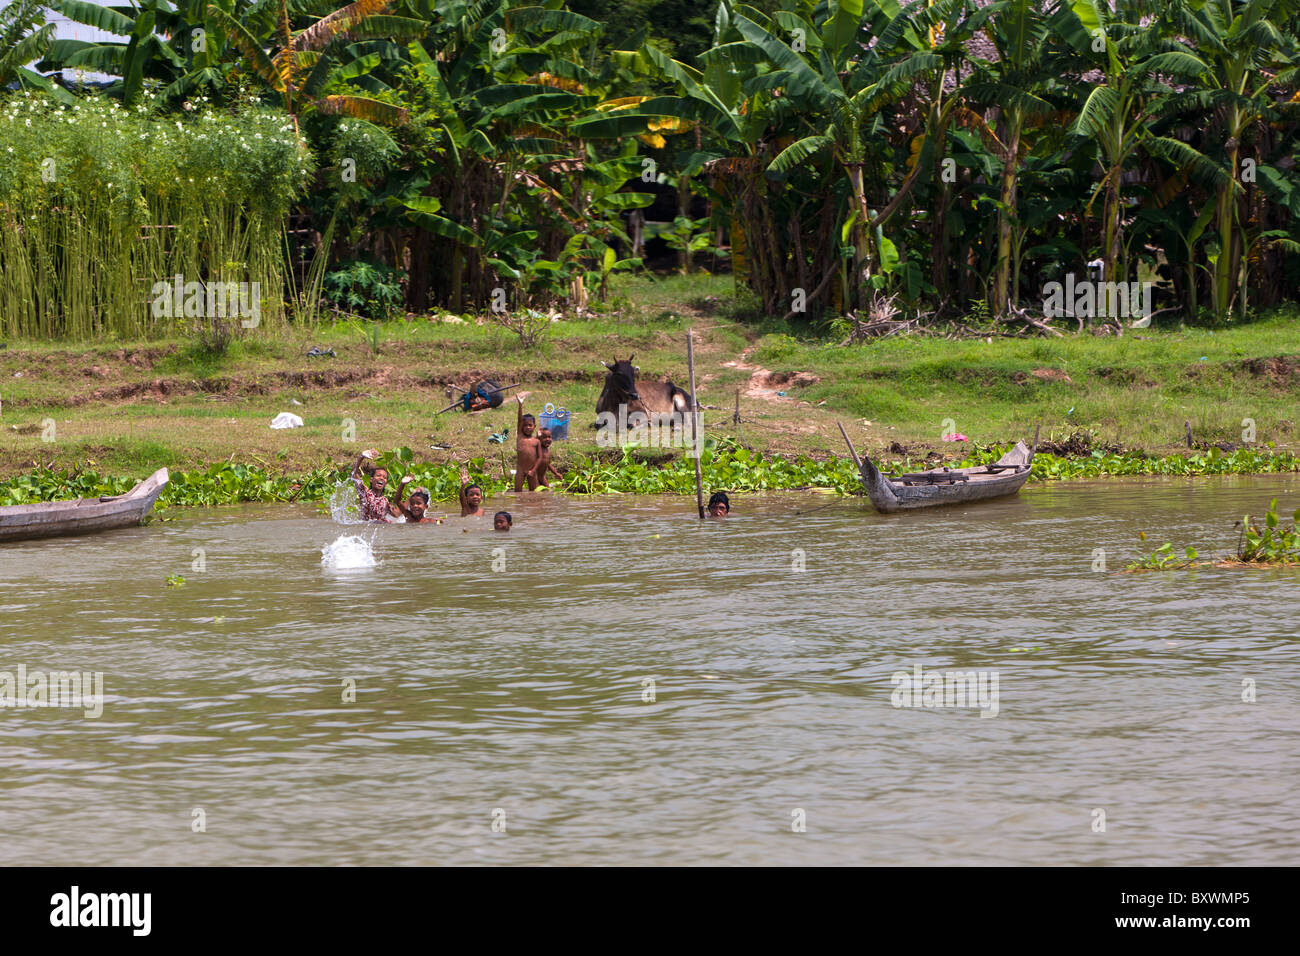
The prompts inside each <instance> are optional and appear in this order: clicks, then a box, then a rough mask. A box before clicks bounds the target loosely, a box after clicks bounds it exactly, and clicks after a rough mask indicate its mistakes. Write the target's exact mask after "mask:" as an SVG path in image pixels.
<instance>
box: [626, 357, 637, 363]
mask: <svg viewBox="0 0 1300 956" xmlns="http://www.w3.org/2000/svg"><path fill="white" fill-rule="evenodd" d="M634 358H636V356H635V355H629V356H628V357H627V364H628V365H631V364H632V360H633V359H634Z"/></svg>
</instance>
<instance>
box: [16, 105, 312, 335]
mask: <svg viewBox="0 0 1300 956" xmlns="http://www.w3.org/2000/svg"><path fill="white" fill-rule="evenodd" d="M0 143H2V144H3V151H4V162H3V163H2V164H0V220H2V221H3V228H0V334H3V335H22V336H27V337H32V338H38V337H40V338H49V337H56V336H75V337H79V338H89V337H91V336H96V335H102V336H111V337H119V338H121V337H140V336H150V335H166V334H168V333H173V332H175V331H176V330H177V329H185V328H188V326H189V325H190V324H193V322H194V320H195V319H196V318H197V317H196V316H190V317H188V318H187V317H186V316H185V315H179V316H178V315H176V314H175V312H176V311H177V310H176V309H172V308H169V309H167V310H166V311H170V312H172V313H173V314H172V315H170V316H162V317H160V316H159V315H157V314H156V312H157V311H164V310H161V309H159V310H155V309H154V308H152V305H153V299H152V296H151V289H152V287H153V285H154V284H155V283H158V282H164V283H171V282H172V281H173V277H174V276H177V275H180V276H183V277H184V279H185V281H190V280H202V281H204V282H209V281H221V282H236V283H249V284H250V288H251V283H254V282H256V283H257V284H258V290H259V309H258V320H259V321H260V322H261V323H262V324H263V325H266V326H270V327H274V326H275V325H276V324H277V323H280V322H282V321H283V313H284V310H283V295H282V289H283V287H284V284H285V260H284V251H283V238H282V235H281V230H282V228H283V221H284V218H285V216H286V215H287V214H288V211H289V208H290V204H291V203H292V201H293V199H294V197H295V196H296V195H297V194H298V193H299V192H300V191H301V189H302V188H303V186H304V185H305V183H306V177H307V175H308V173H309V172H310V169H311V165H312V159H311V155H310V153H309V152H308V151H307V149H306V147H305V144H304V143H302V142H301V141H300V140H299V138H298V137H297V135H296V134H295V133H294V131H293V126H292V124H291V123H289V122H288V120H287V119H286V117H285V116H284V115H283V114H278V113H275V112H273V111H271V110H268V109H266V108H264V107H261V106H250V107H246V108H242V109H239V110H237V111H234V112H231V111H228V110H216V109H208V108H206V107H205V106H204V105H203V104H199V105H198V107H196V108H195V109H194V110H193V111H189V112H185V113H183V114H181V115H172V114H166V115H164V114H163V113H162V112H161V111H160V106H159V104H157V103H151V102H149V101H146V100H144V99H142V100H141V102H140V103H139V104H138V105H137V106H136V107H135V108H132V109H126V108H124V107H122V106H121V105H120V104H118V103H116V102H113V101H111V100H106V99H103V98H98V97H88V98H86V99H83V100H80V101H78V102H75V103H73V104H72V105H71V106H69V105H60V104H59V103H57V102H56V101H55V100H53V99H52V98H50V97H49V96H48V95H46V94H44V93H39V92H24V93H20V94H15V95H13V96H10V97H9V98H8V99H7V100H4V101H0Z"/></svg>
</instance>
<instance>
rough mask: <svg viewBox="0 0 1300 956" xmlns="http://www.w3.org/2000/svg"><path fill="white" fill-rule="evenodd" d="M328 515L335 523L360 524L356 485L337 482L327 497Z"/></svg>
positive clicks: (359, 506) (348, 482)
mask: <svg viewBox="0 0 1300 956" xmlns="http://www.w3.org/2000/svg"><path fill="white" fill-rule="evenodd" d="M329 508H330V517H331V518H333V519H334V521H335V522H336V523H337V524H362V523H363V522H362V521H361V505H360V502H359V501H358V500H357V486H356V485H354V484H352V482H350V481H347V482H339V483H338V484H337V485H335V486H334V492H333V493H332V494H331V495H330V497H329Z"/></svg>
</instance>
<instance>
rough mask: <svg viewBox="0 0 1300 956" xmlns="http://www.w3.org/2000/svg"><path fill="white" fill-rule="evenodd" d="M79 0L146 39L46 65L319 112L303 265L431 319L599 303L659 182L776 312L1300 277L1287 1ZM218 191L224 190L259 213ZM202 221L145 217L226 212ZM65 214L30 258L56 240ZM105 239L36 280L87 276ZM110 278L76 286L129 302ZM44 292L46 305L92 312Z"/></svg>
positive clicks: (1032, 301)
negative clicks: (1098, 272)
mask: <svg viewBox="0 0 1300 956" xmlns="http://www.w3.org/2000/svg"><path fill="white" fill-rule="evenodd" d="M60 6H61V8H62V10H63V12H64V13H65V14H67V15H68V16H69V17H71V18H72V19H74V20H80V21H82V22H86V23H89V24H92V25H94V26H97V27H100V28H102V29H106V30H109V31H111V32H113V33H116V34H119V35H120V36H122V37H124V38H126V39H125V40H123V41H121V42H118V41H113V42H98V41H96V42H90V41H73V40H62V41H57V42H55V43H53V44H52V45H50V46H49V48H48V52H47V53H46V55H45V58H44V59H43V60H42V62H41V67H42V68H46V69H53V68H60V67H61V68H74V69H92V70H102V71H105V72H108V73H111V74H114V75H117V76H120V77H121V80H120V81H119V82H116V83H114V84H113V85H112V86H111V87H110V89H109V95H111V96H113V97H116V98H118V99H120V100H121V101H122V102H123V103H125V104H126V105H127V106H128V107H130V108H132V109H134V108H135V106H136V105H137V104H140V103H143V102H146V101H147V100H148V97H150V96H151V95H153V96H157V97H159V98H160V99H161V102H162V103H164V104H165V107H166V108H167V109H169V110H174V111H176V112H177V113H178V115H179V114H182V113H183V111H184V110H185V107H186V106H187V105H192V104H193V103H194V102H197V101H199V100H201V99H202V98H205V97H206V98H208V99H210V100H211V101H212V102H213V103H216V104H219V105H220V106H222V107H235V106H237V105H238V104H240V103H244V102H246V101H247V100H248V99H249V98H255V99H260V100H262V101H263V102H264V103H266V104H267V105H274V106H275V107H276V108H278V109H279V110H281V111H282V114H281V116H282V120H281V121H282V122H286V123H289V124H291V125H292V126H293V127H294V129H295V130H301V132H302V134H303V135H304V136H305V137H306V139H307V141H308V142H309V143H310V145H311V148H312V150H313V152H314V155H315V156H316V157H317V159H318V163H319V170H318V173H317V175H316V180H315V182H314V183H313V188H312V190H311V192H310V196H309V197H308V198H306V199H305V200H304V201H303V203H302V205H301V206H300V207H299V209H298V211H299V212H300V213H302V214H304V216H305V218H300V220H299V228H298V229H295V230H292V231H291V239H290V243H289V245H290V246H291V249H290V254H291V256H292V258H293V261H294V262H295V263H296V267H295V270H294V272H293V273H292V274H293V275H295V276H296V277H297V279H298V280H299V283H300V285H304V286H309V285H310V284H311V283H310V282H309V281H308V279H307V277H306V275H305V273H306V271H307V270H306V267H305V263H306V262H307V261H308V260H313V261H315V260H317V259H320V260H321V261H324V259H328V260H329V261H330V262H332V263H334V264H335V265H336V268H337V266H339V265H341V264H344V263H348V262H356V261H364V262H371V263H375V264H377V265H384V266H387V267H389V268H391V269H393V270H395V272H397V273H398V274H400V277H401V284H402V291H403V295H404V297H405V300H406V305H407V307H408V308H411V309H415V310H426V309H429V308H432V307H435V306H441V307H448V308H451V309H453V310H456V311H463V310H474V311H487V310H488V309H490V308H494V307H495V308H496V309H497V310H498V311H499V310H500V309H502V308H507V309H522V308H526V307H529V306H534V307H536V306H540V305H542V304H553V303H554V304H561V305H565V306H568V307H570V308H573V309H576V310H580V309H582V308H583V307H584V306H585V305H586V304H587V302H588V297H589V295H590V293H591V292H592V290H593V289H597V288H599V289H600V290H602V292H603V289H604V286H605V283H606V281H607V280H608V277H609V275H610V274H611V272H613V271H614V270H616V269H629V268H638V267H639V266H640V263H641V250H640V249H639V247H638V246H637V244H636V243H635V242H634V241H633V239H632V238H631V236H630V234H629V230H628V223H627V221H626V220H625V218H624V217H625V214H627V213H629V212H630V211H632V210H635V209H637V208H642V207H645V206H646V205H647V204H648V203H649V202H650V200H651V198H652V193H658V194H659V200H660V202H664V201H667V202H668V204H669V206H671V207H672V208H670V209H667V210H664V209H660V210H659V212H658V213H656V214H655V218H656V219H658V220H659V221H660V223H661V224H662V223H670V222H680V223H688V222H690V223H699V222H700V220H699V218H698V214H697V213H692V212H691V205H692V203H691V200H692V198H693V197H694V198H696V199H700V200H707V202H708V204H709V215H708V217H707V218H708V222H707V231H706V230H705V229H704V228H696V227H695V226H694V225H692V227H691V229H692V234H691V235H687V236H679V237H678V240H677V242H676V246H677V247H678V254H679V257H680V263H681V265H682V267H683V268H689V266H690V264H691V253H690V252H689V251H688V250H689V249H691V248H694V249H697V250H702V249H704V248H706V247H712V246H715V245H716V244H715V241H714V240H715V238H716V237H718V236H721V237H723V238H724V239H725V240H726V242H725V243H724V244H725V245H726V246H727V247H729V250H730V256H731V265H732V267H733V270H734V272H735V273H736V276H737V279H738V281H742V282H744V283H747V284H748V285H749V286H750V287H751V288H752V290H753V292H754V293H755V295H756V297H757V300H758V303H759V305H760V307H761V308H762V310H763V311H765V312H766V313H768V314H774V315H778V316H779V315H785V316H788V317H790V318H792V319H794V320H795V321H799V322H806V321H808V320H810V319H813V318H816V317H817V316H819V315H821V314H823V313H825V312H827V311H829V312H830V313H832V314H837V313H844V312H846V311H852V312H854V313H855V314H857V315H859V316H860V317H865V316H866V315H868V314H870V315H872V316H873V317H881V316H889V315H896V314H898V313H899V312H900V311H901V312H903V313H906V314H912V315H916V314H925V313H939V314H943V315H948V316H954V315H960V314H964V313H967V312H970V311H972V310H977V309H987V311H988V314H990V315H993V316H996V317H1002V316H1008V315H1010V314H1012V313H1014V312H1015V311H1016V310H1017V309H1018V308H1024V309H1027V310H1028V311H1029V312H1031V313H1041V312H1042V311H1044V309H1045V298H1046V296H1047V295H1048V293H1047V292H1046V290H1047V287H1048V285H1049V284H1050V283H1053V282H1058V281H1065V279H1066V276H1067V275H1073V276H1075V277H1076V278H1077V279H1079V280H1083V279H1085V278H1086V277H1087V264H1088V263H1089V262H1091V261H1093V260H1098V261H1100V263H1101V265H1102V268H1103V270H1104V273H1105V278H1106V279H1107V280H1110V281H1122V282H1137V281H1146V280H1151V281H1153V282H1157V283H1158V287H1157V289H1156V290H1155V297H1154V302H1153V305H1154V308H1155V310H1156V311H1157V312H1158V313H1161V314H1165V313H1169V314H1177V313H1181V314H1182V315H1184V316H1186V317H1192V318H1195V317H1198V316H1199V315H1200V314H1201V313H1202V312H1205V311H1208V312H1209V313H1211V314H1212V315H1213V316H1215V317H1217V318H1219V319H1223V318H1227V317H1229V316H1234V315H1246V314H1248V313H1249V311H1250V310H1251V309H1255V308H1261V307H1269V306H1272V305H1276V304H1278V303H1279V302H1281V301H1283V300H1292V299H1294V298H1295V296H1296V291H1295V290H1296V289H1297V288H1298V287H1300V176H1298V175H1297V167H1296V161H1297V143H1298V142H1300V137H1297V135H1296V134H1297V129H1298V126H1297V118H1298V116H1300V113H1298V111H1300V99H1298V98H1297V90H1300V81H1298V78H1300V40H1297V34H1300V4H1297V3H1296V2H1295V0H1114V2H1113V3H1101V2H1099V0H914V2H900V0H765V2H762V3H758V4H755V5H746V4H741V3H736V2H733V0H720V2H718V3H717V4H716V5H714V4H712V3H710V4H709V5H708V6H705V7H700V6H696V5H691V4H684V3H680V2H677V0H659V2H654V0H637V2H633V3H627V4H614V3H609V2H605V0H572V3H571V5H570V6H568V7H566V6H565V5H564V4H563V3H562V2H560V0H545V2H543V3H540V4H538V3H535V2H533V0H478V2H474V3H469V2H465V0H359V2H357V3H355V4H352V5H349V6H348V7H346V8H342V9H339V10H335V11H331V9H330V6H329V5H328V4H323V3H317V2H309V3H302V4H300V3H296V2H295V3H292V4H291V3H289V2H288V0H271V2H260V0H259V2H254V0H218V2H203V0H177V2H176V3H171V2H168V0H141V2H140V3H139V4H138V5H137V6H135V7H131V8H128V7H122V8H112V9H110V8H105V7H100V6H97V5H95V4H90V3H86V2H83V0H61V3H60ZM603 21H608V22H607V23H605V22H603ZM42 29H44V28H43V27H41V26H40V19H39V16H36V15H34V14H32V13H31V11H30V10H28V9H27V7H23V9H22V10H20V11H19V12H18V13H16V14H15V15H14V18H13V20H12V22H10V23H8V24H4V23H0V41H3V42H4V43H6V44H9V49H8V50H2V49H0V70H4V69H6V67H5V66H4V64H7V63H10V61H13V60H14V59H15V57H17V56H19V55H22V56H30V55H34V53H35V52H37V51H39V50H40V49H43V48H44V42H45V39H48V37H47V35H45V34H42V35H40V36H38V33H39V31H40V30H42ZM33 38H34V39H33ZM15 51H17V52H15ZM7 68H8V69H10V70H11V71H12V69H13V67H12V64H11V63H10V66H9V67H7ZM28 74H30V75H28ZM19 82H20V83H22V84H23V85H27V86H31V85H33V84H39V83H40V82H43V81H42V78H41V77H40V76H39V75H38V74H35V73H32V72H31V71H27V73H25V74H23V75H22V76H21V77H19ZM44 82H46V83H47V85H48V81H44ZM51 96H52V97H55V98H57V100H59V101H61V102H66V101H68V100H71V99H72V96H71V94H70V93H69V92H68V91H67V90H64V89H62V88H60V87H54V88H53V92H52V93H51ZM24 118H25V117H24ZM40 123H41V125H47V123H48V119H47V118H45V117H42V118H41V119H40ZM34 135H35V134H34ZM32 148H34V149H36V150H37V151H36V152H34V153H33V152H24V153H23V154H22V157H23V162H24V164H27V165H30V166H35V165H37V164H38V163H39V157H41V156H42V155H44V154H42V153H41V152H40V147H39V144H33V146H32ZM150 148H151V149H153V150H154V151H155V152H160V153H161V149H160V147H158V146H156V145H151V147H150ZM227 155H228V156H241V155H242V154H240V153H238V152H233V151H232V152H228V153H227ZM230 165H237V164H235V163H231V164H230ZM295 165H296V164H295ZM187 178H188V177H184V179H187ZM177 180H178V181H183V178H182V177H179V176H178V177H177ZM108 181H109V180H108V179H106V178H101V179H100V180H97V182H98V186H97V187H96V188H97V189H99V190H100V192H102V191H103V190H104V189H106V188H107V186H106V185H105V184H106V183H107V182H108ZM112 181H113V182H115V183H117V184H118V185H119V186H120V184H121V182H122V181H123V180H121V179H120V178H119V179H114V180H112ZM196 182H197V180H196ZM215 183H216V185H215V187H213V188H211V191H210V194H209V195H208V196H207V197H205V199H206V201H207V202H208V203H209V204H214V203H215V204H217V205H218V206H219V207H220V208H221V209H226V210H243V209H244V205H243V203H244V202H245V199H244V197H243V195H242V194H241V193H239V192H238V190H239V188H240V187H239V184H238V183H235V184H227V183H226V182H225V181H224V180H223V179H221V178H220V177H218V178H217V179H216V180H215ZM227 189H229V190H231V191H232V194H231V195H229V196H222V195H221V192H222V191H223V190H227ZM271 193H272V195H273V196H275V197H277V198H278V197H279V196H281V195H284V191H283V190H276V189H274V188H273V189H272V190H271ZM141 195H142V196H143V197H144V200H145V202H147V203H154V199H153V198H151V193H150V192H149V191H148V190H147V189H146V190H144V191H142V193H141ZM7 202H8V201H7V200H5V201H0V208H3V209H6V210H8V212H9V213H10V214H13V215H21V212H20V211H18V210H15V209H10V208H9V207H8V205H7ZM82 202H83V204H84V203H86V202H89V199H88V198H83V199H82ZM59 215H61V216H63V217H64V218H65V219H66V218H67V213H66V212H61V213H60V214H59ZM183 215H184V213H183V211H182V210H180V209H177V208H173V207H162V206H157V205H156V204H155V205H154V206H152V207H151V208H150V210H149V214H148V216H147V217H145V218H147V219H148V220H149V221H151V222H152V223H153V224H155V225H176V224H181V223H182V222H183V223H184V224H185V225H186V227H187V228H185V229H182V230H180V231H181V232H182V233H184V232H187V231H189V227H192V226H193V225H194V223H195V222H205V223H211V222H218V223H219V222H221V221H222V220H221V219H220V217H217V218H216V219H213V218H212V217H205V218H204V219H202V220H200V219H198V218H197V216H195V218H194V219H192V220H182V216H183ZM241 216H247V213H246V212H241ZM227 223H228V224H227V227H226V228H227V229H237V228H243V227H237V226H235V225H233V224H229V219H228V217H227ZM136 224H137V225H139V224H140V223H138V222H137V223H136ZM276 225H277V227H278V226H280V225H283V223H277V224H276ZM66 228H67V227H66V226H62V225H60V224H57V223H44V224H42V227H41V230H42V231H39V232H36V233H33V234H31V238H30V241H29V248H27V249H26V250H24V254H26V255H28V256H29V257H31V256H34V255H35V254H36V252H38V251H40V250H45V251H46V252H47V253H48V257H50V258H53V257H55V255H56V251H62V250H63V249H64V248H65V247H64V245H63V242H64V240H63V233H62V232H61V231H60V230H64V229H66ZM205 228H209V227H208V226H205ZM247 228H248V229H250V230H251V231H256V229H254V227H253V226H252V225H249V226H248V227H247ZM257 228H261V227H260V226H258V227H257ZM656 231H661V230H659V229H658V227H652V228H649V229H647V231H646V234H653V233H655V232H656ZM25 235H26V234H25ZM317 250H319V251H320V252H321V253H322V255H321V256H317V255H316V252H317ZM17 252H18V250H15V249H13V248H10V249H9V250H8V251H7V252H6V253H4V254H5V255H7V256H14V255H16V254H17ZM227 255H228V257H229V258H230V259H232V260H233V261H237V262H245V258H244V257H241V256H240V255H238V254H234V253H228V254H227ZM83 258H89V259H91V260H92V261H93V256H91V257H86V256H83V255H81V254H80V250H77V252H75V253H72V254H68V258H67V261H66V262H65V263H64V264H63V265H62V266H59V265H57V264H56V265H54V266H51V269H52V273H51V274H52V275H53V278H49V279H43V280H42V281H44V282H46V283H47V284H49V285H50V286H51V287H54V286H58V287H61V288H66V289H71V288H75V287H78V286H80V285H81V284H82V283H81V281H80V280H81V275H80V273H79V272H78V271H77V269H76V267H75V263H76V262H79V261H81V260H82V259H83ZM219 259H220V257H216V258H213V259H212V262H209V263H208V265H207V266H206V267H207V268H209V269H212V268H215V267H214V266H213V264H212V263H217V264H218V265H221V264H224V260H220V261H219ZM707 261H710V262H715V261H719V258H718V255H717V253H716V250H715V251H713V252H710V253H709V256H708V260H707ZM191 268H196V269H202V268H204V266H203V265H191ZM60 270H62V271H60ZM6 271H8V270H6ZM498 290H499V291H498ZM105 294H106V293H105V292H101V291H100V288H99V287H98V286H95V285H93V284H92V285H91V286H90V289H89V292H88V298H89V304H88V305H86V306H84V307H82V306H78V307H77V308H80V311H79V312H77V308H74V309H73V311H74V312H77V314H78V315H90V314H91V313H95V312H96V310H98V315H100V316H101V320H102V316H103V315H107V314H110V313H113V314H115V312H116V310H115V309H109V308H105V307H104V306H103V305H102V302H101V300H102V297H103V295H105ZM114 294H116V293H114ZM503 297H504V301H503ZM272 298H273V299H275V300H276V301H277V302H278V301H280V299H281V298H293V293H289V294H287V295H286V296H283V297H280V296H272ZM114 301H116V300H114ZM1071 304H1072V303H1071ZM1086 308H1087V307H1086V306H1085V310H1086ZM49 313H50V310H49V308H46V310H45V312H38V313H37V314H36V315H34V316H31V317H29V318H26V319H24V322H25V323H27V324H29V325H30V324H31V323H33V322H40V323H44V324H42V325H40V328H42V329H46V328H52V329H55V330H57V329H60V328H64V327H69V323H64V325H62V326H61V325H60V324H59V323H60V322H62V321H63V320H62V318H61V313H60V307H59V306H58V305H57V304H56V305H55V307H54V312H53V316H54V317H53V318H50V317H48V315H49ZM1085 317H1086V316H1085ZM1171 317H1172V316H1171ZM1081 318H1083V317H1081ZM1111 318H1112V321H1114V322H1115V324H1118V321H1117V320H1116V319H1115V317H1113V316H1112V317H1111ZM83 321H84V320H78V322H83ZM93 321H94V320H93V319H91V322H92V327H94V326H93ZM70 327H71V328H73V329H75V330H77V331H78V332H79V333H82V334H84V333H85V331H86V326H85V325H84V324H75V325H70ZM1068 327H1070V328H1073V327H1074V324H1073V322H1072V321H1069V325H1068Z"/></svg>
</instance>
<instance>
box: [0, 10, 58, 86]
mask: <svg viewBox="0 0 1300 956" xmlns="http://www.w3.org/2000/svg"><path fill="white" fill-rule="evenodd" d="M53 39H54V24H52V23H46V22H45V7H44V5H43V4H41V3H39V2H37V0H13V2H12V3H10V4H9V5H8V6H7V7H4V8H3V9H0V89H3V88H4V87H6V86H9V85H10V84H11V83H12V84H17V86H18V87H19V88H20V89H38V90H45V91H46V92H47V93H54V92H55V91H56V90H57V91H58V92H59V93H64V91H63V89H62V87H57V86H55V85H54V84H53V83H51V82H50V80H49V78H48V77H45V76H42V75H41V74H39V73H37V72H36V71H35V70H30V69H28V68H27V64H29V63H33V62H35V61H36V60H39V59H41V58H42V57H44V56H45V55H46V53H47V52H48V51H49V48H50V43H51V42H52V41H53ZM64 95H65V98H66V93H65V94H64Z"/></svg>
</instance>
